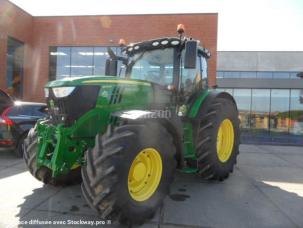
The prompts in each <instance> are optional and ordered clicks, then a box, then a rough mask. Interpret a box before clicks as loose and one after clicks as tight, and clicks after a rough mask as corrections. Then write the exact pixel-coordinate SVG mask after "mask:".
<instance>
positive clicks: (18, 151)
mask: <svg viewBox="0 0 303 228" xmlns="http://www.w3.org/2000/svg"><path fill="white" fill-rule="evenodd" d="M27 134H28V132H26V133H23V134H22V135H21V136H20V137H19V139H18V142H17V146H16V148H15V150H14V152H15V154H16V156H17V157H18V158H22V157H23V153H24V151H23V148H24V147H23V143H24V140H25V138H26V136H27Z"/></svg>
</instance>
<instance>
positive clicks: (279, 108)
mask: <svg viewBox="0 0 303 228" xmlns="http://www.w3.org/2000/svg"><path fill="white" fill-rule="evenodd" d="M289 96H290V90H289V89H272V90H271V97H270V126H269V127H270V132H271V133H284V134H288V127H289Z"/></svg>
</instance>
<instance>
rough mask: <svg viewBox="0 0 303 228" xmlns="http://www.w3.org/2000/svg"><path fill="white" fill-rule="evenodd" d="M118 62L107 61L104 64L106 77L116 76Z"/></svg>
mask: <svg viewBox="0 0 303 228" xmlns="http://www.w3.org/2000/svg"><path fill="white" fill-rule="evenodd" d="M117 67H118V61H117V60H112V59H107V60H106V64H105V75H106V76H117V71H118V70H117Z"/></svg>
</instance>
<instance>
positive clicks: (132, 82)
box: [82, 80, 150, 86]
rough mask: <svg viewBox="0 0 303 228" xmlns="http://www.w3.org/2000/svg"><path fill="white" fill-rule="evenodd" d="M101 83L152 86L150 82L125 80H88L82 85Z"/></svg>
mask: <svg viewBox="0 0 303 228" xmlns="http://www.w3.org/2000/svg"><path fill="white" fill-rule="evenodd" d="M101 82H102V83H106V82H107V83H117V84H132V85H145V86H150V83H148V82H138V81H124V80H88V81H83V82H82V83H101Z"/></svg>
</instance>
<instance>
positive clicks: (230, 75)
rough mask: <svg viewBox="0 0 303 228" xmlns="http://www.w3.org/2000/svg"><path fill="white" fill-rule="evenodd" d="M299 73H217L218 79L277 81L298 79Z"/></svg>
mask: <svg viewBox="0 0 303 228" xmlns="http://www.w3.org/2000/svg"><path fill="white" fill-rule="evenodd" d="M298 73H299V72H278V71H217V78H264V79H266V78H274V79H275V78H276V79H289V78H291V79H298V77H297V74H298Z"/></svg>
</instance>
